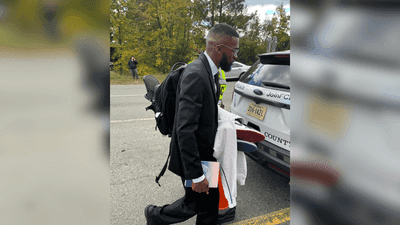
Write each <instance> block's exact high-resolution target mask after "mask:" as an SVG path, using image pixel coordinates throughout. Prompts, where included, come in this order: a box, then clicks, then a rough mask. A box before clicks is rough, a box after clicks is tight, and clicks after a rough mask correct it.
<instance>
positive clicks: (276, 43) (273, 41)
mask: <svg viewBox="0 0 400 225" xmlns="http://www.w3.org/2000/svg"><path fill="white" fill-rule="evenodd" d="M277 45H278V38H277V37H274V38H273V39H272V52H275V49H276V46H277Z"/></svg>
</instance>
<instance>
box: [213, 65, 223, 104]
mask: <svg viewBox="0 0 400 225" xmlns="http://www.w3.org/2000/svg"><path fill="white" fill-rule="evenodd" d="M214 80H215V84H216V85H217V100H219V95H220V93H221V88H220V87H219V72H218V73H216V74H215V75H214Z"/></svg>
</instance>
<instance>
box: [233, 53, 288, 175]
mask: <svg viewBox="0 0 400 225" xmlns="http://www.w3.org/2000/svg"><path fill="white" fill-rule="evenodd" d="M258 57H259V58H260V59H259V60H258V61H257V62H256V63H254V64H253V66H251V68H250V69H249V70H248V71H247V72H246V73H245V74H244V75H243V76H242V77H241V78H240V80H239V81H238V82H236V84H235V89H234V92H233V96H232V104H231V113H234V114H236V115H239V116H241V117H243V119H244V120H245V125H247V126H248V127H251V128H253V129H255V130H258V131H259V132H261V133H263V134H264V136H265V140H264V141H262V142H259V143H257V150H256V151H254V152H246V155H247V156H249V157H250V158H251V159H253V160H254V161H256V162H257V163H259V164H261V165H263V166H265V167H268V168H270V169H273V170H275V171H276V172H278V173H280V174H282V175H284V176H286V177H289V176H290V129H289V128H290V124H289V123H290V70H289V68H290V51H284V52H273V53H265V54H261V55H258Z"/></svg>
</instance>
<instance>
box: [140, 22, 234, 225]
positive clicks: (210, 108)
mask: <svg viewBox="0 0 400 225" xmlns="http://www.w3.org/2000/svg"><path fill="white" fill-rule="evenodd" d="M206 45H207V47H206V51H205V52H203V53H201V54H200V56H199V58H198V59H196V60H195V61H193V62H192V63H190V64H188V65H187V67H186V69H185V70H184V71H183V73H182V75H181V77H180V81H179V83H178V87H177V104H176V109H175V110H176V114H175V123H174V128H173V132H172V138H171V144H170V148H171V149H170V150H171V160H170V163H169V167H168V169H169V170H170V171H172V172H173V173H175V174H177V175H178V176H180V177H181V179H182V184H184V181H185V180H192V187H191V188H190V187H184V188H185V196H184V197H182V198H181V199H179V200H177V201H175V202H174V203H172V204H169V205H164V206H162V207H156V206H154V205H148V206H146V208H145V216H146V220H147V224H157V225H159V224H173V223H178V222H182V221H185V220H187V219H189V218H191V217H193V216H195V215H197V220H196V224H217V220H218V203H219V192H218V188H209V187H208V181H207V179H206V178H205V176H204V174H203V169H202V166H201V161H216V159H215V158H214V156H213V153H214V149H213V147H214V139H215V134H216V132H217V126H218V108H217V107H218V106H217V103H218V96H219V91H220V89H219V83H218V68H219V67H221V68H222V69H223V70H225V71H229V70H230V67H231V65H232V63H233V61H234V60H236V57H237V53H238V51H239V34H238V33H237V32H236V31H235V29H233V28H232V27H231V26H229V25H227V24H217V25H215V26H214V27H213V28H211V30H210V31H209V33H208V35H207V38H206ZM217 87H218V88H217Z"/></svg>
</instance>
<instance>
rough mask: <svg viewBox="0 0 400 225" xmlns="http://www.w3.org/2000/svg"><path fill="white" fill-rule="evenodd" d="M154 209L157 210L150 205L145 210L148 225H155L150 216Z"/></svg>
mask: <svg viewBox="0 0 400 225" xmlns="http://www.w3.org/2000/svg"><path fill="white" fill-rule="evenodd" d="M154 208H156V206H155V205H148V206H146V208H144V216H145V217H146V222H147V225H155V223H154V221H152V220H151V218H149V214H150V213H151V211H153V209H154Z"/></svg>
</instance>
